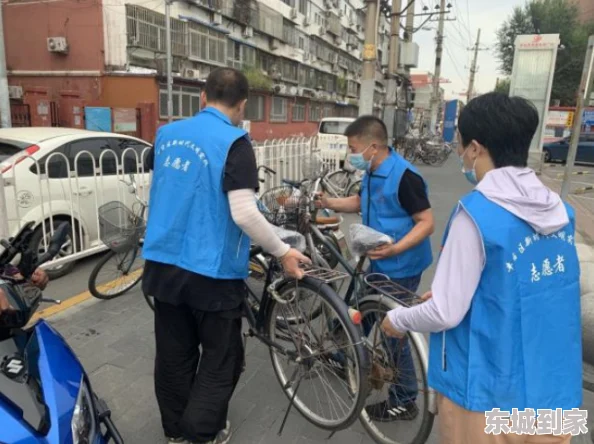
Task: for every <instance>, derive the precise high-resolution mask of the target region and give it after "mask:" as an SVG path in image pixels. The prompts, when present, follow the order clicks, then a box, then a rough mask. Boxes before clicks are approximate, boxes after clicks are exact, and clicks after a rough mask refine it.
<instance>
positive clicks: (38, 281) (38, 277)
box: [31, 268, 49, 290]
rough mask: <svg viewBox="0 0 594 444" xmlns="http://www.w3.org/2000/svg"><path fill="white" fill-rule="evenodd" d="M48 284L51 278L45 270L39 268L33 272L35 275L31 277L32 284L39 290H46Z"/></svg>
mask: <svg viewBox="0 0 594 444" xmlns="http://www.w3.org/2000/svg"><path fill="white" fill-rule="evenodd" d="M48 282H49V276H48V275H47V273H46V272H45V271H44V270H42V269H41V268H38V269H37V270H35V271H34V272H33V275H32V276H31V283H32V284H33V285H35V286H36V287H37V288H39V289H40V290H45V287H47V283H48Z"/></svg>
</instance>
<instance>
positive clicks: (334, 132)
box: [318, 117, 355, 155]
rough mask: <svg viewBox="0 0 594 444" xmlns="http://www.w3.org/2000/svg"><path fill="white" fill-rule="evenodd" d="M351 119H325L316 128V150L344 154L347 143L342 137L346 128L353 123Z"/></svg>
mask: <svg viewBox="0 0 594 444" xmlns="http://www.w3.org/2000/svg"><path fill="white" fill-rule="evenodd" d="M354 121H355V119H354V118H352V117H326V118H325V119H322V120H321V122H320V127H319V128H318V148H319V149H321V150H324V151H325V150H338V151H342V152H344V153H345V155H346V152H347V149H348V141H347V138H346V136H345V135H344V132H345V130H346V129H347V127H348V126H349V125H350V124H351V123H352V122H354Z"/></svg>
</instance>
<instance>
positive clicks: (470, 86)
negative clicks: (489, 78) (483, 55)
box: [466, 28, 481, 103]
mask: <svg viewBox="0 0 594 444" xmlns="http://www.w3.org/2000/svg"><path fill="white" fill-rule="evenodd" d="M480 41H481V30H480V28H479V30H478V33H477V35H476V44H475V45H474V57H473V59H472V65H471V66H470V79H469V80H468V92H467V94H466V103H468V102H470V100H471V99H472V91H473V90H474V76H475V74H476V71H477V70H476V62H477V59H478V52H479V43H480Z"/></svg>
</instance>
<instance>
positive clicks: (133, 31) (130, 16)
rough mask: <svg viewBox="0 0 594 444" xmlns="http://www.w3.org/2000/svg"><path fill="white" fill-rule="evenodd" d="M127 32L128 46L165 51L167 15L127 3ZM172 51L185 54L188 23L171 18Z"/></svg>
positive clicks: (181, 54) (179, 54) (176, 53)
mask: <svg viewBox="0 0 594 444" xmlns="http://www.w3.org/2000/svg"><path fill="white" fill-rule="evenodd" d="M126 32H127V34H128V46H130V47H139V48H145V49H149V50H152V51H155V52H165V50H166V34H165V15H164V14H160V13H158V12H155V11H152V10H151V9H147V8H143V7H141V6H137V5H126ZM171 52H172V53H173V54H174V55H178V56H185V55H186V54H187V47H186V24H185V23H184V22H183V21H181V20H177V19H173V18H172V19H171Z"/></svg>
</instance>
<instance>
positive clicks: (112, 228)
mask: <svg viewBox="0 0 594 444" xmlns="http://www.w3.org/2000/svg"><path fill="white" fill-rule="evenodd" d="M145 228H146V222H145V221H144V219H140V218H139V217H138V216H137V215H136V214H134V213H133V212H132V211H131V210H130V209H129V208H128V207H126V205H124V204H123V203H122V202H118V201H113V202H108V203H106V204H105V205H102V206H101V207H99V238H100V239H101V242H103V243H104V244H105V245H107V246H108V247H109V248H110V249H111V250H112V251H114V252H116V253H123V252H125V251H128V250H131V249H132V248H134V247H135V246H136V245H137V244H138V242H139V240H140V238H141V237H142V235H143V234H144V231H145Z"/></svg>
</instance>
